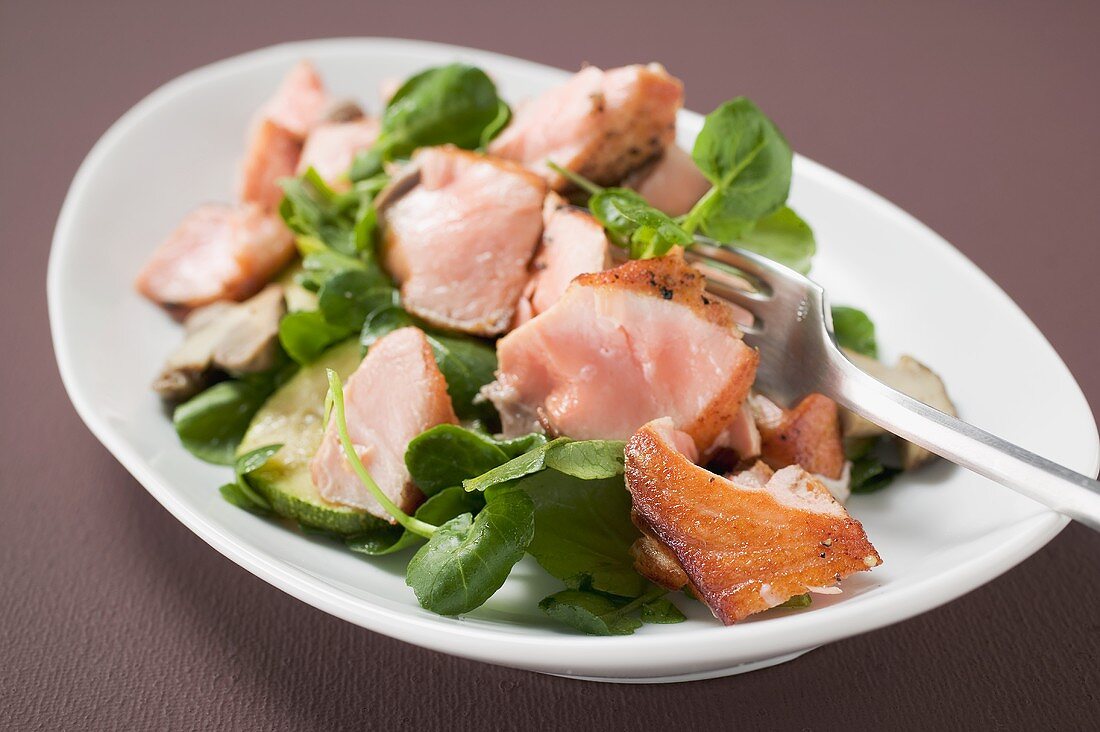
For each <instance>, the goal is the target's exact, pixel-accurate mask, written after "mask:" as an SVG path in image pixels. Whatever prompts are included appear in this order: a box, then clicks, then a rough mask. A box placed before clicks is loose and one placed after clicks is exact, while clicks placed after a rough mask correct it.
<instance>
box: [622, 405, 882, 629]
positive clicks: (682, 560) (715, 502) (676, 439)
mask: <svg viewBox="0 0 1100 732" xmlns="http://www.w3.org/2000/svg"><path fill="white" fill-rule="evenodd" d="M686 441H687V438H686V436H685V435H683V434H682V433H677V431H676V430H675V429H674V428H673V424H672V421H671V420H669V419H667V418H662V419H658V420H654V421H653V422H650V423H648V424H646V425H645V426H643V427H642V428H641V429H640V430H638V432H637V433H635V434H634V436H633V437H631V438H630V440H629V441H628V443H627V446H626V465H625V474H626V483H627V488H628V490H629V491H630V494H631V498H632V500H633V508H634V511H635V512H637V514H638V519H639V520H640V521H642V522H644V524H643V525H644V526H645V527H646V528H647V529H648V533H649V534H650V535H651V537H652V538H655V539H656V540H658V541H660V542H661V543H662V544H664V545H665V546H666V547H668V549H669V550H670V551H671V553H672V554H673V555H674V556H675V557H676V560H677V562H678V563H679V565H680V567H682V568H683V570H684V573H685V574H686V576H687V577H688V579H689V580H690V584H691V587H692V589H693V591H694V592H695V594H696V595H697V596H698V597H699V598H700V599H702V600H703V601H704V602H705V603H706V604H707V606H708V607H709V608H710V609H711V611H712V612H713V613H714V615H715V616H716V617H717V618H718V619H719V620H721V621H722V622H723V623H726V624H727V625H728V624H731V623H734V622H737V621H738V620H742V619H744V618H746V617H748V616H749V615H751V614H753V613H757V612H760V611H762V610H767V609H768V608H771V607H775V606H776V605H779V604H781V603H783V602H785V601H786V600H788V599H790V598H791V597H794V596H795V595H801V594H804V593H806V592H809V591H819V590H820V588H824V587H829V586H831V585H835V584H836V583H837V582H839V581H840V580H842V579H843V578H844V577H846V576H848V575H850V574H853V573H855V572H861V571H865V570H868V569H870V568H872V567H875V566H878V565H879V564H880V563H881V561H882V560H881V558H880V557H879V555H878V552H877V551H875V548H874V546H872V545H871V543H870V541H868V539H867V535H866V534H865V533H864V531H863V526H862V525H861V524H860V523H859V521H857V520H855V519H853V518H852V517H851V516H849V515H848V513H847V512H846V511H845V510H844V507H843V506H842V505H840V503H838V502H837V501H836V500H835V499H834V498H833V497H832V496H831V495H830V494H829V491H828V490H827V489H826V488H825V486H824V485H822V484H821V482H820V481H818V480H817V479H815V478H814V477H813V476H812V475H810V474H809V473H807V472H806V471H805V470H803V469H802V468H800V467H798V466H791V467H787V468H784V469H782V470H780V471H778V472H776V473H775V474H774V475H771V476H770V477H768V478H767V480H766V482H765V481H764V477H765V476H766V475H767V473H766V471H765V470H763V469H762V468H756V469H754V470H753V471H750V475H749V476H745V477H743V478H742V476H735V480H730V479H727V478H723V477H722V476H719V475H715V474H713V473H710V472H709V471H707V470H706V469H704V468H701V467H699V466H698V465H695V464H694V463H692V462H691V460H689V459H688V458H687V456H685V455H684V454H683V452H681V451H680V449H679V448H678V445H680V444H684V443H685V442H686ZM688 444H690V443H688Z"/></svg>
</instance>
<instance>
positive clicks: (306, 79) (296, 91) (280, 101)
mask: <svg viewBox="0 0 1100 732" xmlns="http://www.w3.org/2000/svg"><path fill="white" fill-rule="evenodd" d="M329 103H330V99H329V95H328V92H327V91H325V83H324V82H323V81H321V76H320V74H318V73H317V69H316V68H314V67H313V64H311V63H310V62H309V61H299V62H298V63H297V64H295V65H294V67H293V68H292V69H291V70H290V71H289V72H287V75H286V76H285V77H283V80H282V82H281V83H280V84H279V88H278V89H276V90H275V95H274V96H272V97H271V98H270V99H268V100H267V102H266V103H265V104H264V105H263V106H262V107H260V110H259V112H258V114H257V118H258V120H257V121H262V120H269V121H271V122H273V123H274V124H276V125H278V126H279V127H282V128H283V129H284V130H286V131H287V132H289V133H290V134H291V135H293V136H294V138H295V139H296V140H298V141H299V142H301V141H302V140H304V139H306V136H307V135H308V134H309V133H310V131H311V130H312V129H313V128H314V127H315V126H316V125H317V124H318V123H320V121H321V120H322V118H323V117H324V115H325V112H326V110H327V109H328V106H329Z"/></svg>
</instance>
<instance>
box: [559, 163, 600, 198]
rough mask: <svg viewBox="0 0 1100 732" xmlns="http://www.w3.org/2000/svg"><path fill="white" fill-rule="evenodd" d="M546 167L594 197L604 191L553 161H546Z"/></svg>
mask: <svg viewBox="0 0 1100 732" xmlns="http://www.w3.org/2000/svg"><path fill="white" fill-rule="evenodd" d="M546 167H548V168H550V170H552V171H554V172H555V173H557V174H558V175H560V176H563V177H564V178H565V179H566V180H568V181H569V182H570V183H572V184H573V185H575V186H577V187H578V188H582V189H584V190H585V191H587V192H588V193H590V194H591V195H593V196H594V195H596V194H597V193H599V192H600V191H602V190H603V188H601V187H600V186H598V185H596V184H595V183H593V182H592V181H590V180H588V179H587V178H585V177H584V176H583V175H581V174H580V173H574V172H573V171H572V170H566V169H565V168H563V167H561V166H560V165H558V164H557V163H555V162H553V161H551V160H547V161H546Z"/></svg>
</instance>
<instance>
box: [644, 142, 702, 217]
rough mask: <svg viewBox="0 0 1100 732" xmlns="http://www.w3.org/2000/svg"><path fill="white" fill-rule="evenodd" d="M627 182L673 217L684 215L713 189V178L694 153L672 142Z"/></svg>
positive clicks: (656, 206) (652, 203)
mask: <svg viewBox="0 0 1100 732" xmlns="http://www.w3.org/2000/svg"><path fill="white" fill-rule="evenodd" d="M623 185H624V186H626V187H627V188H633V189H634V190H636V191H637V192H638V193H639V194H641V196H642V198H644V199H645V200H646V201H648V202H649V204H650V205H651V206H653V207H654V208H657V209H660V210H661V211H664V212H665V213H666V214H668V215H669V216H683V215H684V214H686V213H687V212H688V211H690V210H691V207H692V206H694V205H695V203H696V202H697V201H698V200H699V199H700V198H702V197H703V196H704V195H705V194H706V192H707V191H709V190H710V181H709V180H707V178H706V176H705V175H703V173H702V172H701V171H700V170H699V168H698V166H696V165H695V161H694V160H693V159H692V157H691V155H689V154H688V153H686V152H684V151H683V150H682V149H681V148H680V147H679V146H677V145H669V146H668V147H667V148H665V152H664V154H663V155H662V156H661V157H659V158H657V160H655V161H653V162H652V163H650V164H648V165H646V166H644V167H643V168H640V169H639V170H637V171H635V172H634V173H631V174H630V176H628V177H627V179H626V180H624V181H623Z"/></svg>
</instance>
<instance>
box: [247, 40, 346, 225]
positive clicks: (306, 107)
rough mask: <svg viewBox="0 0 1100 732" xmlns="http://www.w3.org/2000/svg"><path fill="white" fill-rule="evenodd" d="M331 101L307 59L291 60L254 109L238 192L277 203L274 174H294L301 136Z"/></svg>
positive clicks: (267, 203) (265, 203) (280, 193)
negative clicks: (272, 92)
mask: <svg viewBox="0 0 1100 732" xmlns="http://www.w3.org/2000/svg"><path fill="white" fill-rule="evenodd" d="M328 104H329V97H328V93H327V92H326V91H325V87H324V84H323V83H322V81H321V77H320V76H318V75H317V70H316V69H314V68H313V65H312V64H310V63H309V62H308V61H301V62H299V63H298V64H296V65H295V66H294V68H292V69H291V70H290V71H289V72H288V73H287V75H286V77H285V78H284V79H283V81H282V83H281V84H280V85H279V88H278V89H277V90H276V92H275V95H274V96H273V97H271V99H269V100H268V101H267V102H266V103H265V104H264V105H263V106H262V107H260V109H259V110H258V111H257V113H256V116H255V118H254V119H253V120H252V124H251V126H250V127H249V131H248V139H247V143H246V145H245V154H244V160H243V161H242V162H241V173H240V181H239V183H238V190H237V193H238V197H239V198H240V200H242V201H247V202H249V203H256V204H259V205H260V206H263V207H264V208H268V209H275V208H276V207H277V206H278V205H279V202H280V201H282V200H283V191H282V189H281V188H279V185H278V180H279V179H280V178H287V177H289V176H292V175H294V172H295V170H296V169H297V167H298V158H299V157H300V156H301V153H302V142H303V141H304V140H305V139H306V136H307V135H308V134H309V133H310V131H311V130H313V128H314V127H316V126H317V125H318V124H320V122H321V120H322V118H323V117H324V114H325V110H326V108H327V107H328Z"/></svg>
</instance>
